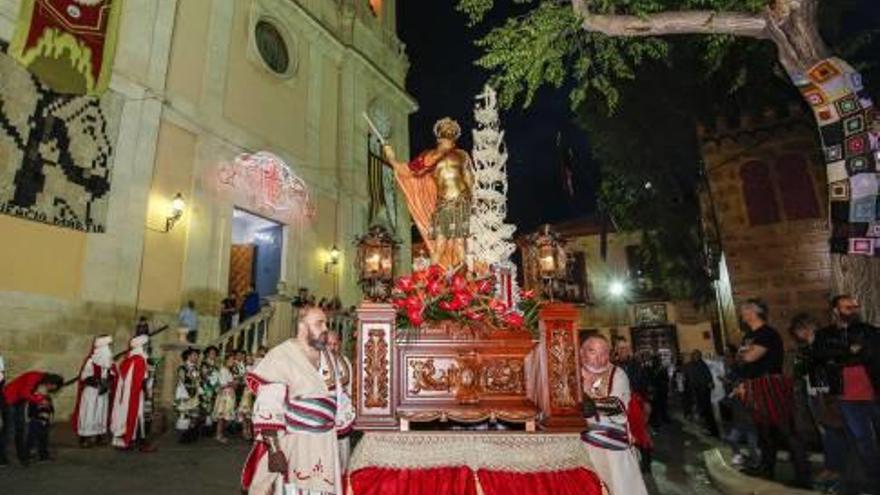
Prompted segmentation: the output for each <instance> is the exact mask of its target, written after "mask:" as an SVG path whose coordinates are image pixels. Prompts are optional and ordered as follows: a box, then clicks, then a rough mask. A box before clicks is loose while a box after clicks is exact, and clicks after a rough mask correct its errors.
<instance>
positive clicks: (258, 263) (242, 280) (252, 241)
mask: <svg viewBox="0 0 880 495" xmlns="http://www.w3.org/2000/svg"><path fill="white" fill-rule="evenodd" d="M283 264H284V225H283V224H280V223H278V222H275V221H273V220H269V219H267V218H264V217H261V216H259V215H254V214H253V213H250V212H248V211H245V210H242V209H239V208H235V209H234V210H233V211H232V248H231V252H230V255H229V293H230V294H232V293H235V294H237V295H238V297H239V302H240V301H241V299H242V297H243V296H244V295H245V294H247V293H248V292H249V290H250V287H254V289H255V290H256V291H257V294H259V296H260V297H266V296H272V295H275V294H276V293H277V291H278V289H277V287H278V281H279V280H281V271H282V267H283Z"/></svg>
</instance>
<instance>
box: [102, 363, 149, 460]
mask: <svg viewBox="0 0 880 495" xmlns="http://www.w3.org/2000/svg"><path fill="white" fill-rule="evenodd" d="M146 378H147V359H146V357H145V356H144V355H143V354H139V353H133V352H129V354H128V356H127V357H126V358H125V359H124V360H123V361H122V363H121V364H120V365H119V379H118V380H117V386H116V397H115V400H114V401H113V413H112V415H111V417H112V418H113V419H112V421H111V428H112V431H113V442H114V445H116V446H118V447H126V448H127V447H129V446H131V442H132V440H134V438H135V436H136V433H137V428H138V427H139V426H142V425H138V421H143V417H141V415H140V414H139V413H140V412H142V407H143V404H142V402H143V400H144V380H146Z"/></svg>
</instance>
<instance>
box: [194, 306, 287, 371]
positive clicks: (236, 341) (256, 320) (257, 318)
mask: <svg viewBox="0 0 880 495" xmlns="http://www.w3.org/2000/svg"><path fill="white" fill-rule="evenodd" d="M274 314H275V311H274V310H273V309H272V306H268V305H267V306H263V307H262V308H260V312H259V313H257V314H255V315H253V316H251V317H250V318H248V319H246V320H244V321H243V322H241V323H239V324H238V325H236V326H234V327H232V328H230V329H229V330H228V331H226V332H224V333H223V334H222V335H219V336H217V337H216V338H215V339H214V340H212V341H210V342H209V343H207V344H206V345H205V346H204V347H203V348H207V347H210V346H214V347H217V349H219V350H220V359H221V360H222V359H223V357H224V356H225V355H226V353H227V352H228V351H234V350H240V349H244V350H246V351H248V353H252V352H253V351H255V350H256V349H257V348H258V347H260V346H261V345H264V344H265V343H266V340H267V338H268V336H269V320H270V319H271V318H272V316H273V315H274Z"/></svg>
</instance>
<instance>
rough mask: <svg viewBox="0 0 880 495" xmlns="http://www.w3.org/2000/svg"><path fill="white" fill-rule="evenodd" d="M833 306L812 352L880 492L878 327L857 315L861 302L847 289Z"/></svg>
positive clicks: (818, 334) (847, 428) (832, 303)
mask: <svg viewBox="0 0 880 495" xmlns="http://www.w3.org/2000/svg"><path fill="white" fill-rule="evenodd" d="M831 310H832V315H833V323H832V324H831V325H830V326H828V327H826V328H823V329H822V330H820V331H819V332H818V333H817V335H816V340H815V343H814V345H813V348H814V355H815V357H816V359H818V360H821V361H822V362H824V363H825V368H826V370H827V376H828V385H829V389H830V393H831V394H832V395H835V396H837V397H838V403H839V405H840V412H841V415H842V416H843V421H844V425H845V426H846V431H847V435H848V436H849V437H850V438H851V439H852V441H853V443H854V444H855V447H856V450H857V451H858V453H859V457H860V458H861V459H862V462H863V463H864V465H865V468H866V470H867V475H868V477H869V478H870V482H871V483H872V487H871V488H872V490H873V491H872V492H871V493H880V447H878V435H880V402H878V399H880V330H878V329H877V328H876V327H873V326H871V325H869V324H867V323H864V322H862V321H861V318H860V317H859V303H858V301H856V300H855V299H854V298H853V297H851V296H849V295H839V296H836V297H835V298H834V299H832V300H831Z"/></svg>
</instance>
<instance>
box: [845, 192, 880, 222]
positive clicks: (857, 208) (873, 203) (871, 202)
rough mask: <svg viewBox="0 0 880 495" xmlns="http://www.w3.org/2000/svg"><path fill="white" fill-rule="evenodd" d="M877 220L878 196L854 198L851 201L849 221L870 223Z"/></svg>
mask: <svg viewBox="0 0 880 495" xmlns="http://www.w3.org/2000/svg"><path fill="white" fill-rule="evenodd" d="M875 220H877V196H867V197H863V198H853V199H852V200H850V202H849V221H850V222H865V223H870V222H873V221H875Z"/></svg>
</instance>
